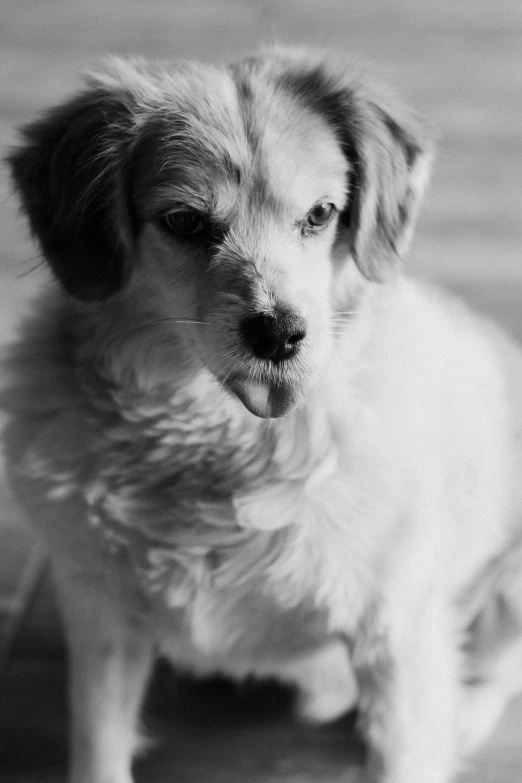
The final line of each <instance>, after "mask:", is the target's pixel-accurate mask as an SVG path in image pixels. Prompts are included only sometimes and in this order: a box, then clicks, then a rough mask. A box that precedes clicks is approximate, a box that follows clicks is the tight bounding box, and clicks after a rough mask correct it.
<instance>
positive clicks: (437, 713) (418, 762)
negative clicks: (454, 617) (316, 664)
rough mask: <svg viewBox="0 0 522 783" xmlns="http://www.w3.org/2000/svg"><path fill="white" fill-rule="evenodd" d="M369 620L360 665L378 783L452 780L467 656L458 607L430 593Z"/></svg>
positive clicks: (371, 764)
mask: <svg viewBox="0 0 522 783" xmlns="http://www.w3.org/2000/svg"><path fill="white" fill-rule="evenodd" d="M404 610H405V607H404V606H401V605H396V606H395V607H390V605H388V606H387V608H386V609H384V610H382V609H379V610H376V611H375V612H373V613H372V616H371V617H369V618H367V619H366V620H365V622H364V624H363V627H362V629H361V635H360V638H359V640H358V641H357V643H356V648H355V656H354V663H355V666H356V670H357V672H358V680H359V688H360V710H361V725H362V729H363V732H364V734H365V736H366V739H367V742H368V751H369V760H368V768H367V780H368V781H371V783H449V781H451V780H453V776H454V774H455V772H456V720H457V711H458V702H459V686H458V680H459V678H458V665H459V658H458V652H457V649H458V648H457V644H456V640H455V634H454V631H453V628H452V623H451V617H450V608H449V605H448V604H447V602H446V600H445V598H444V597H443V596H438V595H429V596H428V597H427V598H426V601H425V602H422V604H421V605H419V606H418V607H417V611H416V612H415V614H414V617H411V616H409V617H408V615H407V614H406V615H405V612H404Z"/></svg>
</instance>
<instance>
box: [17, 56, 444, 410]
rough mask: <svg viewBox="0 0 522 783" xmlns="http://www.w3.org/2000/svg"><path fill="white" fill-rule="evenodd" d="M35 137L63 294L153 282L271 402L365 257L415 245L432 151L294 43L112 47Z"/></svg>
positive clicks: (253, 406) (224, 364)
mask: <svg viewBox="0 0 522 783" xmlns="http://www.w3.org/2000/svg"><path fill="white" fill-rule="evenodd" d="M26 138H27V145H26V146H25V147H24V148H22V149H20V150H17V151H16V152H15V153H14V154H13V155H12V157H11V163H12V167H13V172H14V177H15V181H16V183H17V185H18V187H19V189H20V190H21V192H22V196H23V198H24V203H25V207H26V210H27V212H28V214H29V217H30V220H31V224H32V228H33V230H34V232H35V233H36V235H37V237H38V238H39V240H40V243H41V245H42V249H43V251H44V253H45V255H46V257H47V259H48V261H49V263H50V264H51V267H52V268H53V270H54V272H55V273H56V274H57V276H58V277H59V278H60V280H61V281H62V283H63V285H64V286H65V288H66V289H67V290H68V291H69V293H71V294H72V295H73V296H76V297H78V298H81V299H84V300H103V299H105V298H109V297H118V296H120V297H121V296H125V292H126V291H130V290H132V291H133V292H134V295H135V294H136V292H140V291H143V292H144V294H143V295H144V296H145V295H146V294H145V292H151V291H152V292H153V300H154V303H155V304H154V307H155V308H156V310H157V312H156V313H155V314H156V316H157V318H158V319H160V318H165V319H172V322H173V323H174V321H175V320H176V319H178V320H180V321H190V322H191V323H190V326H189V327H187V328H185V329H184V330H183V332H184V337H185V339H186V341H187V350H189V351H191V352H193V353H194V355H195V356H197V357H198V359H199V360H200V361H201V362H202V363H203V364H204V365H205V366H206V367H207V368H208V370H209V371H210V372H211V373H212V374H213V375H214V376H215V378H216V379H217V380H218V381H219V382H221V383H222V384H223V385H225V386H226V387H227V388H228V389H229V390H230V391H232V392H233V393H234V394H235V395H237V397H239V399H240V400H241V401H242V402H243V403H244V405H245V406H246V407H247V408H248V409H249V410H250V411H251V412H252V413H254V414H256V415H258V416H262V417H272V416H282V415H284V414H285V413H287V412H288V411H289V410H291V409H292V408H293V407H294V406H295V405H296V404H297V402H298V401H299V400H300V399H301V398H302V397H303V396H304V395H305V394H306V391H307V389H308V388H309V387H310V385H311V384H312V383H313V382H314V380H315V379H316V378H317V377H318V376H319V375H320V374H321V371H322V369H323V368H324V366H325V364H326V362H327V361H328V360H329V357H330V355H331V352H332V350H333V344H334V339H333V334H334V323H335V321H336V318H337V317H338V311H339V310H341V311H342V309H343V306H344V307H346V304H347V302H346V298H347V295H348V293H347V290H346V289H347V283H346V281H347V280H353V270H354V269H355V266H354V264H356V265H357V267H358V269H359V272H360V273H362V275H363V276H364V277H366V278H368V279H380V278H381V277H382V276H383V275H384V273H385V271H386V268H387V267H390V266H391V265H392V264H393V262H394V260H396V259H397V258H398V257H399V256H400V255H401V254H402V253H403V252H404V250H405V248H406V245H407V243H408V241H409V236H410V234H411V229H412V226H413V222H414V219H415V216H416V212H417V206H418V202H419V200H420V195H421V193H422V189H423V186H424V182H425V180H426V177H427V170H428V165H427V159H428V157H429V155H428V149H427V146H426V144H425V142H424V141H423V140H422V138H421V135H420V131H419V129H418V127H417V125H416V123H415V121H414V120H413V119H412V118H411V117H410V116H409V115H408V113H407V112H405V111H404V110H403V109H401V108H398V107H397V106H396V105H395V104H394V103H392V102H390V101H389V99H388V98H385V97H383V96H380V95H379V94H378V93H377V92H375V90H374V89H373V88H372V87H371V86H369V85H365V84H364V83H363V82H362V81H361V80H360V78H359V77H356V76H355V75H354V72H353V69H350V68H349V67H347V66H341V65H339V64H332V63H328V62H326V61H324V60H318V59H317V58H315V59H314V58H310V57H309V56H305V55H303V54H299V53H297V54H295V53H285V52H275V53H271V54H268V55H266V56H264V57H259V58H255V59H250V60H247V61H245V62H243V63H240V64H238V65H235V66H232V67H230V68H223V69H217V68H211V67H206V66H202V65H198V64H187V63H174V64H172V65H168V66H161V67H159V66H148V65H146V64H143V63H128V62H125V61H113V62H112V63H111V64H110V65H109V66H108V68H107V71H106V72H105V73H104V74H102V75H98V76H96V77H93V79H92V81H91V88H90V90H89V91H88V92H86V93H84V94H83V95H82V96H80V97H78V98H76V99H75V100H73V101H71V102H69V103H68V104H66V105H65V106H63V107H61V108H59V109H57V110H55V111H53V112H51V114H49V115H48V116H47V117H46V118H44V120H43V121H42V122H40V123H38V124H36V125H33V126H30V127H29V128H28V129H27V130H26ZM350 272H351V273H352V274H351V275H350ZM361 279H362V278H361ZM147 295H148V294H147Z"/></svg>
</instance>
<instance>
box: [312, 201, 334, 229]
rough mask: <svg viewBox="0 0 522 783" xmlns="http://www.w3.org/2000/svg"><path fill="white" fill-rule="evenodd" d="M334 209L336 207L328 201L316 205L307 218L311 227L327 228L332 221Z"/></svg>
mask: <svg viewBox="0 0 522 783" xmlns="http://www.w3.org/2000/svg"><path fill="white" fill-rule="evenodd" d="M334 209H335V207H334V205H333V204H329V203H328V202H326V201H323V202H321V203H320V204H315V206H313V207H312V209H311V210H310V212H309V213H308V215H307V216H306V222H307V223H308V225H309V226H325V225H326V224H327V223H328V222H329V221H330V220H331V218H332V215H333V213H334Z"/></svg>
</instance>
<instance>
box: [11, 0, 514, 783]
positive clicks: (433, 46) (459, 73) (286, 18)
mask: <svg viewBox="0 0 522 783" xmlns="http://www.w3.org/2000/svg"><path fill="white" fill-rule="evenodd" d="M273 40H280V41H288V42H293V43H312V44H331V45H334V46H337V47H338V48H339V49H341V50H346V51H350V52H355V53H358V54H360V55H361V57H362V59H364V60H370V61H373V62H374V63H375V64H376V66H377V68H378V69H381V70H384V72H385V74H386V75H387V76H388V78H389V79H390V80H391V81H393V82H395V83H396V84H397V85H398V86H399V87H400V90H401V91H402V92H403V93H404V94H405V95H406V96H407V97H408V99H409V100H410V101H411V102H412V103H413V104H414V105H415V106H417V107H418V109H419V110H420V111H421V112H422V113H423V114H424V115H425V116H426V117H428V118H429V120H430V123H431V125H432V126H433V127H434V129H436V134H437V136H438V138H439V149H440V151H439V155H438V162H437V166H436V170H435V176H434V179H433V186H432V190H431V195H430V197H429V199H428V203H427V207H426V210H425V212H424V215H423V217H422V219H421V222H420V226H419V232H418V236H417V240H416V243H415V247H414V252H413V254H412V259H411V267H412V268H413V269H414V270H415V271H418V272H420V273H421V274H428V275H431V276H435V277H438V278H440V279H443V280H446V281H449V282H450V283H452V284H453V285H454V286H456V287H457V288H458V287H459V286H460V287H461V288H462V290H463V291H464V292H465V294H466V295H467V296H468V298H470V299H471V300H472V301H474V302H475V303H477V304H478V305H479V306H482V307H484V308H485V309H487V310H490V311H493V312H494V313H495V314H496V315H497V316H498V317H499V318H500V319H502V320H504V322H505V323H506V324H508V326H509V328H511V330H512V331H514V332H516V333H518V335H519V336H520V337H522V263H521V261H522V258H521V247H522V221H521V219H520V218H521V204H522V98H521V94H522V92H521V87H522V77H521V74H522V2H520V0H495V2H491V0H462V1H460V2H450V1H449V0H446V2H441V3H434V2H433V1H432V0H324V1H323V2H321V3H318V2H317V0H267V1H265V0H259V1H258V0H217V1H214V0H190V2H189V1H188V0H149V1H148V2H145V0H142V2H140V0H119V2H118V1H117V0H45V2H43V0H41V1H40V2H35V0H2V2H1V3H0V75H1V78H0V147H1V153H2V154H3V152H4V151H5V149H6V147H7V146H8V145H9V144H12V143H13V142H14V141H15V138H16V135H15V133H14V130H13V129H14V127H15V126H17V125H18V124H20V123H21V122H24V121H27V120H29V119H31V118H32V117H33V116H34V114H35V112H36V111H37V110H39V109H41V108H43V107H44V106H47V105H49V104H51V103H53V102H56V101H59V100H60V99H61V98H62V97H63V96H64V95H65V94H67V93H68V92H70V91H71V90H72V89H74V88H75V87H76V86H77V84H78V76H77V74H78V72H79V70H80V69H81V68H82V66H83V65H84V64H86V63H88V62H90V61H92V60H94V59H96V58H97V57H98V56H100V55H102V54H105V53H106V52H107V51H112V52H118V53H123V54H125V53H141V54H144V55H147V56H152V57H160V58H165V57H180V56H182V57H198V58H203V59H207V60H209V59H211V60H212V59H218V58H219V59H230V58H231V57H234V56H237V55H238V54H240V53H241V52H244V51H248V50H250V49H251V48H252V47H255V46H257V45H258V44H259V43H260V42H263V41H273ZM9 192H10V190H9V185H8V180H7V177H6V176H5V175H4V172H0V227H1V228H0V232H1V233H0V343H1V342H5V341H7V340H8V339H9V338H10V337H11V335H12V334H13V331H14V327H15V324H16V322H17V321H18V319H19V317H20V313H21V312H22V310H23V309H24V307H25V306H26V302H27V299H28V296H29V294H30V292H31V291H33V290H35V289H37V288H38V287H39V286H40V285H41V283H42V280H43V279H45V273H44V272H43V270H42V269H41V268H39V267H38V257H37V255H36V253H35V251H34V248H33V246H32V245H31V244H30V242H29V240H28V239H27V237H26V235H25V233H24V231H25V227H24V224H23V222H22V221H20V220H18V219H17V210H16V205H15V203H14V200H12V199H11V198H10V196H9ZM35 267H36V269H35ZM33 270H35V271H33ZM0 485H1V477H0ZM30 552H32V553H33V556H34V550H33V541H32V539H31V538H30V537H28V536H27V534H25V533H23V532H22V530H21V529H20V527H19V524H18V520H17V518H16V514H15V513H14V511H13V510H12V509H11V508H10V507H9V505H8V503H7V501H0V780H1V781H2V783H51V782H52V783H54V782H55V781H62V780H63V771H64V765H65V750H66V740H65V737H66V733H65V728H66V707H65V690H64V682H65V657H64V652H63V646H62V644H61V631H60V626H59V621H58V619H57V616H56V611H55V609H54V604H53V600H52V593H51V590H50V587H49V582H48V580H47V579H46V578H45V575H44V576H43V578H42V579H41V580H40V582H37V583H36V585H37V589H36V601H35V602H34V603H33V605H32V607H31V610H30V611H29V612H28V614H26V616H25V617H23V618H22V617H19V618H18V619H19V620H20V623H19V625H18V627H15V626H13V625H12V624H11V625H10V623H9V619H10V617H12V612H11V610H12V607H13V604H12V603H9V600H8V599H9V597H10V596H11V597H12V594H13V590H14V585H15V584H17V583H19V578H20V575H21V574H27V573H29V574H30V573H31V571H30V569H29V571H27V570H24V568H25V567H26V566H27V557H28V556H29V553H30ZM31 562H32V564H33V566H34V564H35V563H36V573H37V572H38V562H37V561H36V560H35V561H31ZM33 576H34V573H33ZM22 620H23V622H22ZM9 628H10V630H11V631H16V633H13V634H12V636H13V637H14V638H15V640H16V647H15V649H11V650H10V651H9V655H8V656H7V658H6V660H5V661H4V663H5V665H4V667H3V668H2V653H3V652H5V649H4V650H2V647H1V643H2V639H3V638H6V633H7V631H8V630H9ZM290 704H291V694H290V693H288V692H282V691H281V690H279V689H278V688H276V687H275V686H273V685H272V686H267V685H265V686H262V687H260V686H256V687H253V686H250V687H242V688H240V689H237V688H235V687H234V686H232V685H230V684H229V683H224V682H212V683H206V684H197V683H190V682H188V683H187V682H180V681H178V680H175V679H174V678H173V676H172V674H170V673H169V672H168V671H166V670H165V669H164V668H163V669H162V670H160V671H159V672H158V674H157V676H156V678H155V680H154V682H153V685H152V689H151V695H150V698H149V701H148V704H147V709H146V715H147V718H146V722H147V725H148V727H149V729H150V732H151V734H152V735H154V736H157V737H159V738H160V740H159V742H158V745H157V747H156V748H154V749H153V750H152V752H151V753H150V755H149V756H148V758H147V759H146V760H144V761H143V762H140V764H139V765H138V767H137V775H138V780H139V782H140V783H149V781H150V783H152V781H154V783H162V782H163V781H165V783H166V782H167V781H169V782H170V781H175V782H176V783H311V782H312V781H314V783H334V781H335V782H336V783H340V781H341V780H342V781H343V783H349V781H350V780H352V779H355V777H356V776H357V772H358V769H359V766H358V765H359V763H360V760H361V757H362V749H361V748H360V747H359V745H358V744H357V741H356V739H355V737H354V734H353V726H352V725H351V723H350V720H349V719H348V720H346V721H344V722H341V723H339V724H336V725H333V726H330V727H327V728H321V729H312V728H307V727H303V726H299V725H296V724H295V723H294V722H293V721H292V719H291V717H290V710H289V707H290ZM462 781H463V782H464V781H465V783H472V781H473V783H520V781H522V702H519V703H517V704H515V705H513V708H512V709H511V710H510V712H509V713H508V715H506V717H505V719H504V721H503V722H502V724H501V726H499V729H498V731H497V733H496V735H495V737H494V738H493V740H492V741H491V743H490V744H489V745H488V747H487V748H486V749H485V750H484V752H483V753H482V754H481V756H480V758H479V759H478V760H477V761H476V763H475V765H474V766H473V768H472V769H470V770H469V771H468V772H467V773H466V775H464V776H463V778H462ZM419 783H422V777H420V778H419Z"/></svg>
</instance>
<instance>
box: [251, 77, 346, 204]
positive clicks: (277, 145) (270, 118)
mask: <svg viewBox="0 0 522 783" xmlns="http://www.w3.org/2000/svg"><path fill="white" fill-rule="evenodd" d="M250 87H251V89H250V90H249V91H248V93H247V96H248V97H247V98H246V99H244V106H243V112H244V122H245V124H246V127H247V131H248V135H249V138H250V144H251V150H252V152H253V166H254V169H255V172H256V175H257V176H258V177H259V178H262V179H264V181H265V183H266V186H267V189H268V192H269V193H270V194H271V195H272V196H273V197H275V198H276V199H277V201H278V202H280V203H281V204H288V205H289V206H291V205H295V206H298V207H299V208H300V209H304V210H306V209H307V208H309V207H310V206H312V204H313V203H314V202H315V201H317V199H319V198H325V197H329V198H331V199H335V200H337V202H342V201H343V200H344V198H345V195H346V184H347V176H346V174H347V170H348V161H347V160H346V158H345V156H344V155H343V152H342V149H341V145H340V143H339V141H338V139H337V136H336V134H335V130H334V129H333V128H332V127H331V126H330V124H329V123H328V122H327V120H326V119H325V118H324V117H322V116H321V115H320V114H319V113H317V112H315V111H314V110H313V109H312V108H310V107H309V106H307V105H306V104H304V103H303V102H301V101H300V100H299V99H298V98H297V96H296V95H295V94H292V92H291V91H288V90H286V89H285V88H284V87H282V86H281V85H279V84H278V83H277V81H275V80H268V79H263V78H257V79H254V80H252V82H251V85H250Z"/></svg>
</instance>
